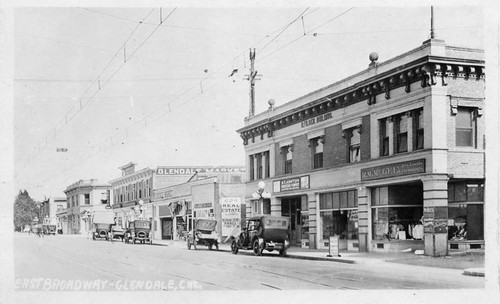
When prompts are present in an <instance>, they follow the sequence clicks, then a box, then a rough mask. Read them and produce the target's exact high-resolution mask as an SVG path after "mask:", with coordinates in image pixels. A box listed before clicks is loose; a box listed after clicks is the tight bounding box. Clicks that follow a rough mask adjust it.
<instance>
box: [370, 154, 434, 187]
mask: <svg viewBox="0 0 500 304" xmlns="http://www.w3.org/2000/svg"><path fill="white" fill-rule="evenodd" d="M418 173H425V159H423V158H422V159H417V160H412V161H407V162H401V163H395V164H390V165H384V166H378V167H372V168H366V169H361V180H362V181H367V180H374V179H380V178H388V177H395V176H402V175H410V174H418Z"/></svg>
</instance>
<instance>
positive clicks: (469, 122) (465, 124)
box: [455, 107, 476, 147]
mask: <svg viewBox="0 0 500 304" xmlns="http://www.w3.org/2000/svg"><path fill="white" fill-rule="evenodd" d="M475 133H476V121H475V117H474V109H473V108H464V107H459V108H458V112H457V116H456V127H455V138H456V142H455V144H456V146H457V147H475Z"/></svg>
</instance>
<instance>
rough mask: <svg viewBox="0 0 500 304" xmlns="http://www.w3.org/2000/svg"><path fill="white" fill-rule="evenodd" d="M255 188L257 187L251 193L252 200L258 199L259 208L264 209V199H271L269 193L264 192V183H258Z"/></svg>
mask: <svg viewBox="0 0 500 304" xmlns="http://www.w3.org/2000/svg"><path fill="white" fill-rule="evenodd" d="M257 187H258V188H257V190H255V191H254V192H253V193H252V198H254V199H258V200H259V206H262V208H263V207H264V206H263V202H264V199H267V198H271V193H269V192H268V191H265V187H266V183H264V182H263V181H260V182H259V183H258V184H257Z"/></svg>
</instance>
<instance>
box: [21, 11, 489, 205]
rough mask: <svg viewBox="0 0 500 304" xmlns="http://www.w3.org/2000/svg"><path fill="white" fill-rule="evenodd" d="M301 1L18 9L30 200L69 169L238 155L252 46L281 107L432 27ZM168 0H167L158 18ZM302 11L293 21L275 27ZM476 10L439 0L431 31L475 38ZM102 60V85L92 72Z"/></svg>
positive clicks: (69, 175)
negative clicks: (259, 4) (278, 4)
mask: <svg viewBox="0 0 500 304" xmlns="http://www.w3.org/2000/svg"><path fill="white" fill-rule="evenodd" d="M306 9H307V7H292V8H285V7H272V8H265V9H263V8H258V7H254V8H229V7H228V8H202V9H201V8H199V9H196V8H189V7H180V8H177V9H176V10H175V11H174V12H173V13H172V15H171V16H170V17H169V18H168V19H167V20H166V21H165V22H164V23H163V25H161V26H160V27H158V28H157V29H156V31H154V30H155V28H156V26H157V24H158V21H159V19H160V12H159V11H160V10H159V8H158V7H156V8H154V9H153V8H102V7H101V8H92V7H87V8H76V7H75V8H50V7H49V8H16V9H15V10H14V46H15V49H14V56H15V61H14V141H15V145H14V156H15V167H14V172H15V185H16V189H27V190H28V192H29V193H30V195H31V196H32V197H34V198H35V199H42V198H43V197H44V196H47V197H48V196H63V195H64V193H63V192H62V191H63V190H64V189H65V188H66V187H67V186H68V185H69V184H71V183H74V182H75V181H78V180H79V179H90V178H97V179H99V180H101V181H109V180H111V179H113V178H116V177H118V176H120V171H119V169H118V167H120V166H122V165H124V164H126V163H129V162H135V163H137V164H138V169H141V168H145V167H156V166H163V165H165V166H174V165H176V166H182V165H186V166H189V165H208V166H210V165H244V150H243V143H242V140H241V138H240V137H239V134H237V133H236V129H238V128H241V127H242V126H243V121H244V117H245V116H247V114H248V92H249V89H248V87H249V84H248V81H245V80H243V77H244V75H245V74H248V67H249V60H248V49H249V48H250V47H255V48H256V52H257V56H256V59H257V62H256V65H255V66H256V70H258V72H259V74H262V77H261V80H258V81H257V83H256V112H261V111H263V110H265V109H266V108H267V101H268V100H269V99H270V98H273V99H275V101H276V106H279V105H281V104H284V103H286V102H288V101H290V100H292V99H295V98H297V97H300V96H302V95H304V94H307V93H308V92H311V91H313V90H316V89H319V88H321V87H324V86H326V85H328V84H331V83H333V82H335V81H338V80H341V79H342V78H345V77H347V76H349V75H352V74H355V73H357V72H359V71H361V70H363V69H365V68H367V66H368V64H369V60H368V55H369V54H370V53H371V52H377V53H378V54H379V61H385V60H387V59H390V58H392V57H394V56H397V55H399V54H401V53H404V52H406V51H409V50H411V49H413V48H416V47H418V46H420V45H421V43H422V42H423V41H424V40H426V39H428V38H429V30H430V8H429V6H416V7H376V8H374V7H355V8H352V9H351V7H349V6H346V7H316V8H314V7H310V8H308V9H307V10H306ZM151 10H152V12H151ZM172 10H173V8H172V7H164V8H163V9H162V16H163V18H165V17H166V16H167V15H168V14H169V13H170V12H172ZM304 11H305V13H304V18H303V22H302V19H298V20H297V22H294V23H292V24H291V25H290V26H289V27H288V28H287V29H286V30H285V31H283V32H282V34H281V35H280V36H279V37H277V38H276V35H277V34H278V33H280V32H281V30H282V29H284V27H285V26H287V25H288V24H290V23H291V22H292V21H293V20H295V19H296V18H297V16H299V15H300V14H301V13H303V12H304ZM346 11H347V12H346ZM150 12H151V14H150V15H149V17H147V18H146V19H145V20H144V22H143V24H141V25H140V26H138V23H139V21H140V20H142V19H143V18H144V17H145V16H147V15H148V14H149V13H150ZM345 12H346V13H345ZM342 13H345V14H344V15H342V16H340V17H339V18H337V19H335V20H332V19H334V17H336V16H338V15H340V14H342ZM482 14H483V11H482V8H480V7H473V6H468V7H465V6H456V5H455V6H435V7H434V16H435V23H434V26H435V31H436V35H437V38H439V39H444V40H445V41H446V43H447V44H449V45H457V46H466V47H472V48H483V43H484V37H483V30H484V29H483V15H482ZM330 20H332V21H330ZM328 21H330V22H328ZM137 26H138V27H137ZM136 27H137V30H136V31H135V32H134V34H133V35H132V36H130V34H131V33H132V32H133V31H134V29H135V28H136ZM318 27H319V28H318ZM153 31H154V33H153V34H152V35H151V36H150V37H149V39H147V40H146V38H147V37H148V35H150V34H151V33H152V32H153ZM304 32H305V33H306V35H304ZM314 33H316V35H313V34H314ZM129 36H130V39H129V40H128V42H127V44H126V51H125V53H126V56H127V62H126V63H124V52H123V49H120V48H122V46H123V44H124V42H125V41H126V40H127V38H128V37H129ZM145 40H146V41H145ZM144 41H145V43H144V44H142V43H143V42H144ZM292 41H295V42H292ZM138 47H140V48H139V49H138V50H137V52H135V53H134V51H135V50H136V49H137V48H138ZM117 51H118V54H117V56H116V57H114V59H113V60H112V58H113V55H114V54H115V53H117ZM132 54H133V56H132ZM108 62H110V64H109V66H108V67H107V69H106V70H104V67H105V66H106V65H107V64H108ZM245 65H246V68H245ZM118 68H119V70H118V72H116V74H113V73H114V72H115V71H116V70H117V69H118ZM235 68H238V69H239V71H238V73H237V74H235V75H234V76H233V77H228V76H229V74H230V73H231V71H232V70H233V69H235ZM103 70H104V72H103V73H102V75H101V76H100V77H99V79H100V83H101V89H100V90H98V84H97V83H93V81H94V80H96V79H97V77H98V76H99V75H100V74H101V72H102V71H103ZM205 70H208V71H207V72H205ZM86 90H87V91H86ZM91 96H94V98H90V97H91ZM80 98H81V99H82V104H83V108H82V109H81V110H80V102H79V101H80ZM169 108H170V111H169ZM66 115H68V116H67V118H68V122H67V123H66ZM54 129H55V135H54ZM56 148H68V152H65V153H62V152H56ZM16 191H17V190H16Z"/></svg>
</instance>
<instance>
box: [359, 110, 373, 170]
mask: <svg viewBox="0 0 500 304" xmlns="http://www.w3.org/2000/svg"><path fill="white" fill-rule="evenodd" d="M360 149H361V160H369V159H370V158H371V151H370V115H366V116H363V118H362V127H361V143H360Z"/></svg>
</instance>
